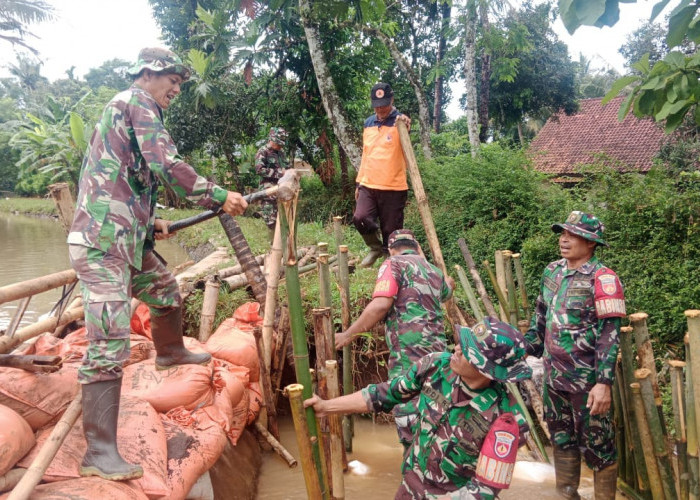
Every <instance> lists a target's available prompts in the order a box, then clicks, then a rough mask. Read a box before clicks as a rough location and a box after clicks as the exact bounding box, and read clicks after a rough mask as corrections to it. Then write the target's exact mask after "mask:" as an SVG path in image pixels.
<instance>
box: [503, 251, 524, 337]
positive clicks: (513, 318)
mask: <svg viewBox="0 0 700 500" xmlns="http://www.w3.org/2000/svg"><path fill="white" fill-rule="evenodd" d="M502 254H503V265H504V267H505V278H506V289H507V290H508V308H509V309H510V324H511V325H517V324H518V321H519V320H520V311H518V302H517V297H516V294H515V280H514V279H513V260H512V256H513V252H511V251H510V250H503V252H502Z"/></svg>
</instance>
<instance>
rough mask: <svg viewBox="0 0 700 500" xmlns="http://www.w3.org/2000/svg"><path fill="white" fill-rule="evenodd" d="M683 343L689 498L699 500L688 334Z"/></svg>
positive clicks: (691, 366)
mask: <svg viewBox="0 0 700 500" xmlns="http://www.w3.org/2000/svg"><path fill="white" fill-rule="evenodd" d="M683 343H684V344H685V401H686V416H687V421H688V424H687V427H686V437H687V439H688V441H687V454H688V498H689V499H690V500H698V498H700V491H699V489H700V460H698V431H697V422H696V416H695V405H694V404H693V398H694V397H695V396H694V395H695V388H694V385H693V379H694V375H693V363H692V362H691V361H692V355H691V353H690V336H689V335H688V334H687V333H686V334H685V336H684V337H683Z"/></svg>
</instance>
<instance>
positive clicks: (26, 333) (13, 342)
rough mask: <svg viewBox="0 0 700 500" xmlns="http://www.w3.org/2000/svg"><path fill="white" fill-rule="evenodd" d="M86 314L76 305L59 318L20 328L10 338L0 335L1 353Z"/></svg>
mask: <svg viewBox="0 0 700 500" xmlns="http://www.w3.org/2000/svg"><path fill="white" fill-rule="evenodd" d="M83 316H84V312H83V307H82V305H81V306H80V307H76V308H74V309H70V310H68V311H66V312H64V313H63V314H61V316H59V317H58V318H56V317H51V318H47V319H44V320H41V321H38V322H36V323H34V324H33V325H29V326H25V327H24V328H20V329H19V330H17V331H16V332H15V334H14V335H13V336H12V338H8V337H7V336H5V335H3V336H1V337H0V354H6V353H8V352H10V351H11V350H13V349H14V348H15V347H17V346H18V345H20V344H21V343H22V342H25V341H27V340H29V339H31V338H33V337H36V336H38V335H41V334H42V333H46V332H52V331H54V330H55V329H56V328H58V327H59V326H63V325H66V324H68V323H70V322H72V321H75V320H76V319H80V318H82V317H83Z"/></svg>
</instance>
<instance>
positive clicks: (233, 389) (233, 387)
mask: <svg viewBox="0 0 700 500" xmlns="http://www.w3.org/2000/svg"><path fill="white" fill-rule="evenodd" d="M241 372H242V373H243V374H244V375H245V379H242V378H241ZM247 379H248V370H247V369H245V368H242V367H240V366H236V365H232V364H231V363H227V362H226V361H222V360H215V361H214V386H215V387H217V392H218V390H219V385H221V386H222V387H223V389H224V390H226V392H228V396H229V399H230V401H231V408H233V407H235V406H236V405H237V404H238V402H239V401H240V400H241V398H242V397H243V392H244V391H245V386H246V385H248V381H247Z"/></svg>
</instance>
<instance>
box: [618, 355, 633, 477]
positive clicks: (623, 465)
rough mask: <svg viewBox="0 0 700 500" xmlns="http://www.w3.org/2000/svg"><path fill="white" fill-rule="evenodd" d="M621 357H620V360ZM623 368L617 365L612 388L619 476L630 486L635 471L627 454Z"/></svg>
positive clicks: (627, 434)
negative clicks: (621, 386)
mask: <svg viewBox="0 0 700 500" xmlns="http://www.w3.org/2000/svg"><path fill="white" fill-rule="evenodd" d="M619 357H620V356H618V358H619ZM620 371H621V367H620V364H619V363H616V364H615V379H614V382H613V386H612V399H613V425H614V426H615V448H617V464H618V471H619V476H620V477H622V478H623V479H624V480H625V482H627V483H630V484H635V478H634V469H633V468H631V467H630V465H631V464H632V457H630V456H629V455H628V453H627V446H626V443H627V440H626V437H627V436H629V433H628V432H627V429H626V421H627V420H628V418H627V417H626V413H625V408H624V405H623V404H622V395H621V392H620V391H621V389H620V382H621V379H622V377H621V373H619V372H620Z"/></svg>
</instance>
